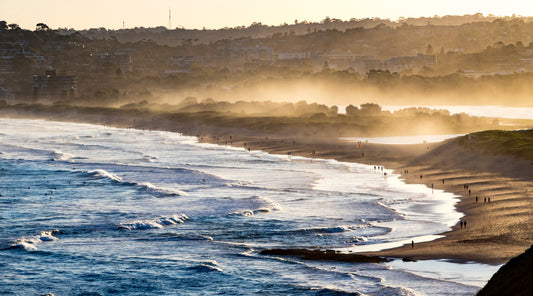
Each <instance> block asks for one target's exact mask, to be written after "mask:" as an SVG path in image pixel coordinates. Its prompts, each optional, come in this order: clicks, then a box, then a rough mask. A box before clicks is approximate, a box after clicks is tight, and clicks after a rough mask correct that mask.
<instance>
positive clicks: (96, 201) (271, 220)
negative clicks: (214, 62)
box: [0, 119, 499, 296]
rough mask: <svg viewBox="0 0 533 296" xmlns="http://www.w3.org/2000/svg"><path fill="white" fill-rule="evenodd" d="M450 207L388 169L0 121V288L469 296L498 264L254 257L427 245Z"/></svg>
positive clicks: (93, 128)
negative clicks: (278, 251) (276, 251)
mask: <svg viewBox="0 0 533 296" xmlns="http://www.w3.org/2000/svg"><path fill="white" fill-rule="evenodd" d="M376 165H379V164H376ZM384 172H386V173H387V175H386V176H385V175H384ZM456 201H457V200H456V196H454V195H453V194H451V193H447V192H443V191H440V190H435V191H432V190H431V189H430V188H427V187H425V186H423V185H415V184H410V185H409V184H405V183H404V182H403V181H402V180H401V179H400V176H398V175H396V174H393V172H392V171H390V170H388V169H387V168H385V170H384V171H381V170H380V169H376V168H375V167H374V166H370V165H362V164H356V163H343V162H338V161H335V160H323V159H310V158H303V157H295V156H293V157H289V156H287V155H272V154H268V153H265V152H262V151H253V150H252V151H250V152H248V151H246V150H245V149H243V148H237V147H231V146H221V145H214V144H206V143H199V142H198V139H197V138H195V137H189V136H183V135H181V134H177V133H171V132H162V131H149V130H135V129H121V128H113V127H105V126H97V125H90V124H78V123H63V122H52V121H43V120H20V119H0V258H1V259H0V270H1V272H0V294H1V295H43V294H46V293H52V294H54V295H56V296H59V295H220V294H226V295H472V294H474V293H476V291H478V290H479V289H480V287H482V286H483V285H484V284H485V283H486V282H487V281H488V279H489V278H490V277H491V276H492V274H494V273H495V272H496V271H497V269H498V268H499V266H490V265H485V264H478V263H466V264H458V263H453V262H448V261H445V260H432V261H419V262H402V261H401V260H395V261H392V262H388V263H381V264H374V263H371V264H370V263H342V262H330V261H323V262H322V261H320V262H319V261H306V260H301V259H298V258H291V257H277V256H265V255H260V254H259V252H260V251H261V250H264V249H267V248H320V249H334V250H350V251H358V250H359V251H362V250H365V251H366V250H379V249H383V248H386V247H392V246H398V245H402V244H405V243H409V242H410V241H411V240H414V241H415V242H421V241H427V240H432V239H435V238H437V237H439V236H438V234H439V233H442V232H444V231H447V230H449V229H450V226H451V225H454V224H455V223H457V221H458V219H459V218H460V217H461V216H462V214H461V213H459V212H457V211H456V210H455V207H454V204H455V203H456Z"/></svg>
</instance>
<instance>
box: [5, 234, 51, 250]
mask: <svg viewBox="0 0 533 296" xmlns="http://www.w3.org/2000/svg"><path fill="white" fill-rule="evenodd" d="M55 232H58V230H47V231H41V232H40V233H39V234H37V235H32V236H26V237H21V238H18V239H16V240H15V242H14V243H13V244H12V245H11V248H19V249H24V250H37V246H36V245H37V244H39V243H42V242H51V241H56V240H58V238H57V237H55V236H53V235H52V234H53V233H55Z"/></svg>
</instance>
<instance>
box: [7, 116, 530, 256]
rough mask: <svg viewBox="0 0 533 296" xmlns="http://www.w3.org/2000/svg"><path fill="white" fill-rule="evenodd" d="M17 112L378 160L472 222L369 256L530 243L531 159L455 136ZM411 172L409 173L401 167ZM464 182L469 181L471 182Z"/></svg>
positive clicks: (486, 250) (514, 250)
mask: <svg viewBox="0 0 533 296" xmlns="http://www.w3.org/2000/svg"><path fill="white" fill-rule="evenodd" d="M11 116H13V115H12V114H2V117H11ZM14 117H17V118H39V119H48V120H60V121H72V122H84V123H92V124H106V125H109V126H116V127H132V128H138V129H152V130H164V131H172V132H180V133H183V134H185V135H191V136H199V140H200V141H202V142H210V143H215V144H219V145H231V146H233V147H242V148H243V149H246V150H248V149H250V150H263V151H266V152H269V153H274V154H281V155H289V154H290V155H293V156H304V157H309V158H325V159H336V160H338V161H345V162H357V163H364V164H369V165H380V166H385V168H387V169H393V170H394V171H395V173H398V174H402V179H404V180H405V182H407V183H422V184H425V185H426V186H428V187H431V186H433V187H434V188H435V189H443V190H445V191H447V192H451V193H454V194H456V195H457V196H458V199H459V202H458V204H457V205H456V206H457V209H458V211H459V212H461V213H463V214H464V217H463V218H462V220H464V221H466V222H467V226H466V227H463V228H461V226H460V224H459V223H460V222H459V221H457V225H456V226H455V227H453V229H452V230H451V231H449V232H446V233H444V234H443V235H444V237H443V238H441V239H437V240H435V241H431V242H425V243H418V242H416V241H415V242H414V243H415V244H414V248H413V247H412V246H411V244H409V245H406V246H403V247H399V248H394V249H389V250H383V251H379V252H371V253H364V254H367V255H378V256H385V257H391V258H409V259H413V260H423V259H450V260H456V261H459V262H467V261H477V262H482V263H489V264H502V263H505V262H507V261H508V260H509V259H511V258H512V257H515V256H517V255H519V254H521V253H523V252H524V251H525V250H526V249H528V248H529V246H530V245H531V244H532V242H533V193H532V192H533V165H531V161H529V160H525V159H517V158H512V157H509V156H493V155H490V154H487V153H484V152H482V151H477V152H472V151H468V150H466V149H463V148H461V147H459V146H458V145H454V144H453V141H446V142H444V143H432V144H415V145H387V144H368V143H361V145H360V147H358V145H357V143H353V142H346V141H341V140H338V139H331V138H330V139H324V138H309V137H306V138H289V137H277V136H272V135H260V134H258V133H257V132H253V133H252V132H250V131H249V130H245V129H243V130H228V129H224V128H217V127H213V126H211V127H209V128H205V126H197V125H195V123H194V122H192V123H187V124H184V123H183V122H176V123H173V122H171V121H169V120H168V119H163V120H158V119H157V118H153V117H147V118H145V119H144V120H139V118H138V117H137V120H136V121H135V120H133V118H132V117H131V116H124V117H117V116H113V117H108V116H105V115H100V114H84V115H79V114H78V115H76V114H74V115H73V114H67V113H64V114H49V113H46V114H45V113H42V114H18V115H14ZM132 123H134V125H132ZM407 171H408V173H404V172H407ZM420 176H422V178H421V177H420ZM465 185H468V189H467V188H466V186H465ZM476 197H477V198H478V200H477V202H476ZM485 198H487V200H485ZM488 198H490V203H489V202H488ZM317 247H319V246H317Z"/></svg>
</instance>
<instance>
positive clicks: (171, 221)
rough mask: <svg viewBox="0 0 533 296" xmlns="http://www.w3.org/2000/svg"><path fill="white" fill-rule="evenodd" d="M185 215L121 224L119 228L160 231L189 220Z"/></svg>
mask: <svg viewBox="0 0 533 296" xmlns="http://www.w3.org/2000/svg"><path fill="white" fill-rule="evenodd" d="M188 219H189V217H187V216H186V215H185V214H179V215H172V216H161V217H158V218H155V219H152V220H144V221H133V222H130V223H120V224H118V228H120V229H126V230H145V229H160V228H163V227H164V226H168V225H175V224H181V223H184V222H185V220H188Z"/></svg>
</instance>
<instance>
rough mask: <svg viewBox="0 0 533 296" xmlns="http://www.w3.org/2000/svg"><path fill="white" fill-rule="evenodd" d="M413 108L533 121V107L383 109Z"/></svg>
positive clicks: (389, 108) (391, 108)
mask: <svg viewBox="0 0 533 296" xmlns="http://www.w3.org/2000/svg"><path fill="white" fill-rule="evenodd" d="M411 107H424V108H429V109H434V110H439V109H442V110H448V111H450V114H452V115H453V114H460V113H465V114H468V115H470V116H480V117H499V118H509V119H531V120H533V108H532V107H506V106H468V105H449V106H448V105H442V106H441V105H439V106H404V105H385V106H383V107H382V109H383V110H385V111H391V112H394V111H398V110H402V109H406V108H411Z"/></svg>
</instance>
